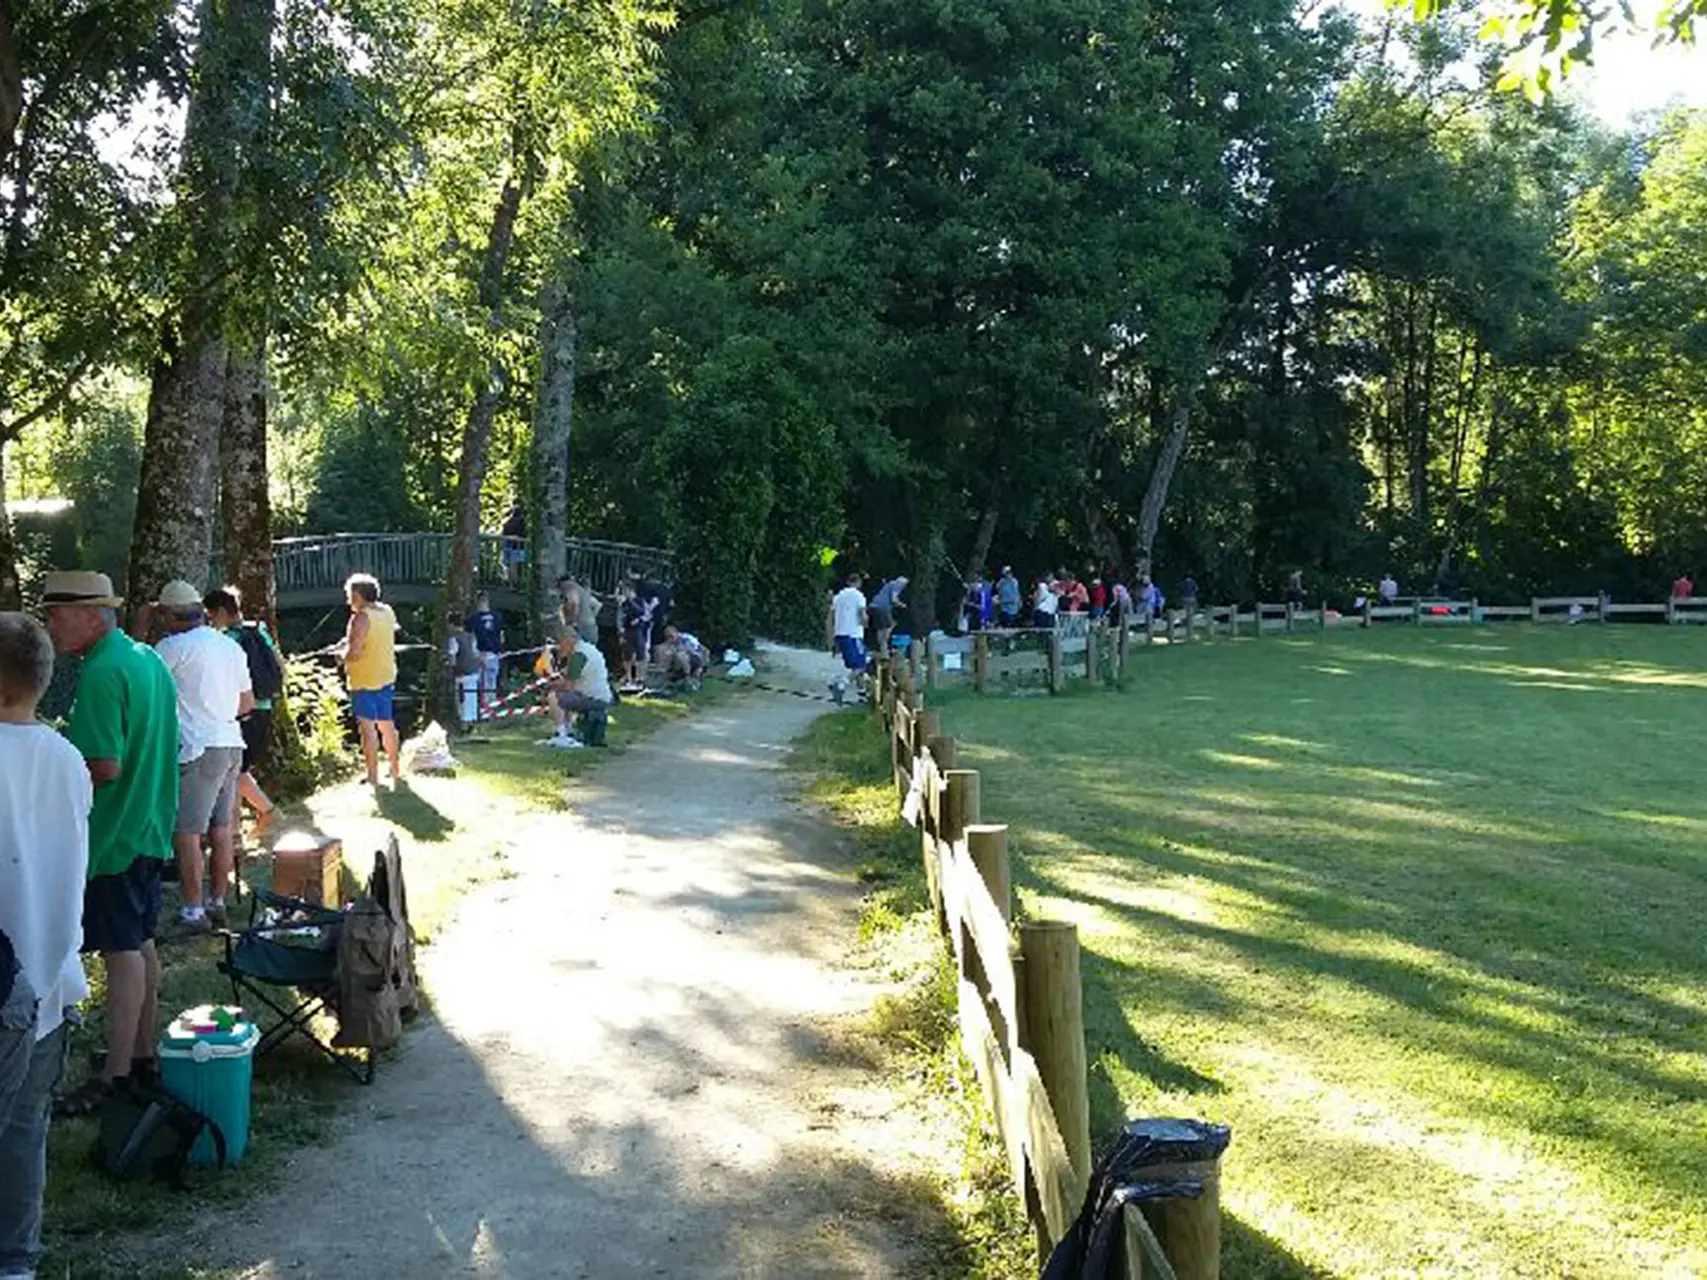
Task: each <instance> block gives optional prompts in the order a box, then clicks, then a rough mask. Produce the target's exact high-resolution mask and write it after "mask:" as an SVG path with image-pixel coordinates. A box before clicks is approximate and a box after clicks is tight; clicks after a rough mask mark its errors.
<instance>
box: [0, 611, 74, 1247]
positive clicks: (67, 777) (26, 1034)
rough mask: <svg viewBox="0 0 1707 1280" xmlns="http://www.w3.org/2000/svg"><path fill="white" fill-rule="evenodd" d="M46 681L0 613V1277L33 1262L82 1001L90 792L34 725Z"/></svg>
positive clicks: (14, 620) (21, 636) (38, 644)
mask: <svg viewBox="0 0 1707 1280" xmlns="http://www.w3.org/2000/svg"><path fill="white" fill-rule="evenodd" d="M52 678H53V641H52V640H50V639H49V638H48V634H47V632H46V631H45V630H43V629H42V626H41V624H40V623H38V622H36V621H35V620H34V619H33V618H28V617H25V616H24V615H23V614H21V613H0V1276H31V1275H34V1274H35V1267H36V1264H37V1263H38V1262H40V1261H41V1212H42V1193H43V1191H44V1189H45V1187H46V1185H47V1126H48V1116H49V1115H50V1114H51V1112H52V1109H53V1090H54V1087H55V1086H56V1085H58V1083H59V1076H60V1072H61V1070H62V1069H63V1068H64V1065H65V1052H66V1040H67V1039H68V1037H69V1036H70V1034H71V1025H70V1023H68V1022H67V1021H66V1012H67V1011H68V1010H70V1009H72V1008H73V1007H74V1006H76V1005H77V1004H78V1003H79V1002H80V1001H82V1000H85V999H87V998H88V995H89V984H88V982H87V981H86V980H85V978H84V976H83V962H82V960H81V959H79V958H78V955H77V948H78V946H79V944H80V943H81V942H82V939H83V920H82V916H83V882H84V879H85V878H86V876H87V873H88V864H89V807H90V805H91V804H92V803H93V801H94V788H93V786H92V784H91V783H90V780H89V770H88V768H87V767H86V766H85V765H84V763H83V757H82V756H80V755H78V754H77V748H76V747H74V746H72V745H71V744H70V743H69V742H67V741H66V740H65V739H64V738H62V737H60V736H59V735H58V734H57V733H55V732H54V731H53V730H52V729H50V728H48V727H47V726H46V725H45V724H42V723H41V722H40V721H38V720H37V719H36V715H35V712H36V704H37V702H39V701H40V699H41V696H42V692H43V691H44V690H45V689H46V688H47V685H48V681H49V680H51V679H52Z"/></svg>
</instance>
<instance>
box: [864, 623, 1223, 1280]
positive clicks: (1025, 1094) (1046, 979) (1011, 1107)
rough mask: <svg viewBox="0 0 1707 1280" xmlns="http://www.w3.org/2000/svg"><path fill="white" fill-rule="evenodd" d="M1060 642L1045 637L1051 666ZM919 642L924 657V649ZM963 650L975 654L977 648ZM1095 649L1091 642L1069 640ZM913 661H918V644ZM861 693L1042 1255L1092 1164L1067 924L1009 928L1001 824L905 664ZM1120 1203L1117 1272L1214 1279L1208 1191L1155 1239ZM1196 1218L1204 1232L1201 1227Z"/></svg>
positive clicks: (1063, 1226) (1074, 1204) (1065, 1226)
mask: <svg viewBox="0 0 1707 1280" xmlns="http://www.w3.org/2000/svg"><path fill="white" fill-rule="evenodd" d="M1086 638H1087V639H1091V638H1093V637H1089V636H1087V637H1086ZM1062 646H1063V640H1062V638H1061V637H1060V636H1056V637H1055V640H1054V644H1053V646H1052V649H1051V652H1052V654H1053V655H1055V657H1056V660H1057V661H1058V660H1059V655H1060V653H1061V649H1062ZM920 648H923V649H925V651H926V655H929V653H930V650H929V646H920ZM974 652H975V654H977V655H979V656H980V658H981V664H987V663H988V661H989V654H988V648H987V646H986V647H978V648H976V649H975V650H974ZM1096 652H1097V650H1096V646H1095V645H1094V644H1089V645H1087V646H1084V647H1081V649H1080V653H1081V654H1091V655H1094V654H1095V653H1096ZM913 656H921V655H919V653H918V649H915V650H914V653H913ZM937 656H940V655H937ZM930 660H931V661H932V662H933V663H934V661H935V657H932V658H931V659H930ZM1085 660H1086V662H1087V663H1089V662H1094V661H1095V658H1094V657H1092V658H1087V659H1085ZM931 669H934V666H933V667H932V668H931ZM871 702H872V707H873V710H874V713H875V714H876V715H878V716H880V717H881V718H882V719H883V721H884V723H885V724H886V726H887V728H888V737H889V747H890V763H891V766H892V768H893V774H894V780H895V791H896V798H897V800H898V801H899V803H900V805H901V813H902V817H903V818H904V819H905V820H906V821H907V822H909V823H910V824H912V825H913V826H914V827H916V828H917V829H918V831H919V838H920V851H921V856H922V858H923V860H924V871H925V881H926V884H927V885H928V886H929V890H930V899H931V905H932V908H933V910H934V911H935V913H936V917H937V923H938V925H939V927H940V928H941V930H942V932H943V934H944V936H945V937H946V938H947V940H948V942H949V944H950V946H951V947H952V948H953V952H954V961H955V968H956V973H957V1010H958V1024H959V1029H960V1042H961V1047H962V1049H964V1051H965V1053H966V1057H967V1059H968V1060H969V1061H970V1062H971V1063H972V1066H973V1069H974V1070H975V1071H976V1072H977V1075H978V1079H979V1082H980V1084H981V1085H982V1086H983V1090H984V1096H985V1098H986V1099H987V1100H988V1102H989V1104H990V1110H991V1113H992V1114H993V1115H994V1117H995V1122H996V1128H997V1130H998V1131H999V1132H1000V1134H1001V1137H1002V1142H1003V1145H1004V1146H1005V1147H1006V1150H1007V1155H1008V1164H1009V1172H1010V1174H1011V1176H1012V1178H1013V1182H1014V1187H1015V1189H1016V1190H1017V1191H1018V1192H1019V1194H1020V1196H1021V1197H1022V1198H1023V1199H1024V1200H1025V1203H1026V1208H1027V1212H1028V1214H1029V1215H1030V1217H1031V1220H1032V1223H1033V1226H1034V1227H1035V1229H1036V1232H1037V1239H1038V1246H1039V1249H1040V1251H1041V1252H1042V1253H1043V1254H1044V1256H1047V1254H1048V1251H1049V1250H1051V1249H1053V1248H1054V1246H1055V1245H1056V1244H1057V1243H1058V1242H1059V1241H1060V1240H1061V1239H1062V1238H1063V1237H1064V1236H1065V1235H1066V1234H1067V1232H1068V1231H1069V1230H1070V1229H1071V1227H1072V1224H1073V1221H1074V1219H1075V1218H1076V1217H1077V1216H1078V1213H1079V1209H1080V1206H1081V1205H1082V1203H1083V1201H1084V1198H1085V1191H1086V1189H1087V1187H1088V1186H1089V1182H1090V1173H1091V1139H1090V1091H1089V1076H1088V1071H1087V1064H1086V1053H1085V1034H1084V1010H1083V988H1082V983H1081V976H1080V970H1079V935H1078V928H1077V926H1076V925H1073V924H1071V923H1069V922H1066V921H1059V920H1027V921H1021V922H1018V923H1017V924H1016V923H1015V921H1014V918H1013V914H1014V913H1013V895H1012V890H1011V881H1010V877H1009V871H1008V844H1007V836H1008V829H1007V827H1005V826H1002V825H999V824H993V823H986V822H983V821H981V817H982V813H981V809H982V800H983V797H982V781H981V778H980V775H979V774H978V772H977V771H976V770H972V769H961V768H957V767H956V765H957V763H958V760H957V755H958V753H957V751H956V748H955V743H954V739H953V738H951V737H948V736H946V735H945V734H944V733H943V724H942V713H941V712H940V711H939V710H936V709H935V708H927V707H925V706H923V705H922V701H921V698H920V696H919V684H918V673H917V668H916V667H915V666H914V665H913V664H912V663H911V662H903V661H901V660H899V659H896V660H892V661H889V662H883V663H880V664H879V665H878V667H877V669H876V676H875V683H874V689H873V696H872V700H871ZM1123 1212H1124V1213H1125V1218H1126V1221H1125V1224H1124V1225H1125V1232H1126V1238H1127V1241H1128V1243H1127V1247H1126V1256H1127V1263H1126V1267H1127V1276H1128V1280H1179V1277H1185V1280H1213V1277H1215V1276H1216V1275H1218V1273H1219V1254H1220V1243H1219V1241H1220V1237H1219V1212H1220V1210H1219V1202H1218V1200H1214V1199H1212V1198H1211V1197H1208V1196H1206V1197H1204V1198H1203V1203H1200V1204H1194V1205H1193V1206H1191V1207H1190V1208H1188V1209H1187V1210H1185V1213H1186V1216H1187V1218H1189V1219H1190V1220H1191V1221H1192V1222H1193V1224H1194V1228H1195V1229H1191V1230H1184V1229H1182V1230H1179V1231H1177V1232H1176V1231H1173V1230H1169V1231H1167V1232H1166V1235H1167V1244H1166V1245H1165V1246H1164V1244H1163V1243H1162V1242H1161V1241H1159V1240H1158V1239H1157V1236H1156V1233H1155V1231H1154V1230H1153V1228H1152V1227H1151V1226H1150V1224H1149V1222H1148V1221H1147V1219H1146V1218H1145V1216H1144V1215H1143V1214H1142V1213H1141V1212H1140V1211H1139V1210H1138V1209H1137V1208H1136V1207H1135V1206H1128V1207H1127V1208H1126V1209H1125V1210H1124V1211H1123ZM1208 1214H1213V1215H1214V1216H1215V1224H1216V1225H1215V1227H1214V1229H1209V1228H1208V1227H1206V1226H1205V1225H1203V1219H1204V1218H1205V1216H1206V1215H1208ZM1211 1255H1212V1256H1211Z"/></svg>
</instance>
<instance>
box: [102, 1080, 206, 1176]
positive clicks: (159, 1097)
mask: <svg viewBox="0 0 1707 1280" xmlns="http://www.w3.org/2000/svg"><path fill="white" fill-rule="evenodd" d="M98 1119H99V1121H100V1136H99V1138H98V1139H97V1140H96V1143H95V1160H96V1162H97V1163H98V1164H99V1165H100V1167H101V1169H102V1170H103V1171H104V1172H105V1173H106V1174H107V1175H108V1176H109V1177H113V1178H118V1179H119V1180H120V1181H127V1182H128V1181H131V1180H133V1179H137V1178H145V1177H154V1178H159V1179H160V1180H162V1181H163V1182H169V1183H172V1184H173V1185H174V1186H182V1185H183V1184H184V1168H185V1165H186V1164H187V1163H188V1161H189V1158H190V1148H191V1147H193V1146H195V1144H196V1140H197V1139H199V1138H200V1137H201V1136H202V1134H203V1133H206V1134H208V1135H209V1136H210V1137H211V1138H212V1139H213V1147H214V1151H215V1152H216V1153H217V1155H218V1157H219V1167H220V1168H222V1169H223V1168H224V1167H225V1135H224V1134H223V1133H221V1132H220V1129H219V1126H218V1125H217V1124H215V1123H214V1122H213V1121H212V1120H210V1119H209V1118H208V1117H207V1116H204V1115H203V1114H202V1113H201V1112H199V1111H197V1110H196V1109H195V1108H194V1107H192V1106H190V1105H189V1104H188V1103H186V1102H184V1101H182V1100H181V1099H179V1098H178V1097H176V1096H174V1095H173V1094H170V1093H167V1092H166V1091H165V1090H164V1089H161V1088H159V1087H158V1086H155V1085H150V1084H143V1083H141V1082H140V1081H137V1080H131V1081H130V1082H129V1083H127V1084H124V1085H121V1086H119V1087H118V1088H115V1089H114V1090H113V1091H112V1092H111V1093H110V1094H108V1095H107V1097H106V1098H105V1099H104V1100H103V1101H102V1103H101V1109H100V1113H99V1117H98Z"/></svg>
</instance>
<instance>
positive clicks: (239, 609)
mask: <svg viewBox="0 0 1707 1280" xmlns="http://www.w3.org/2000/svg"><path fill="white" fill-rule="evenodd" d="M202 606H203V608H205V609H206V610H207V620H208V625H209V626H211V627H213V628H214V629H215V630H217V631H223V632H224V633H225V634H226V635H228V636H230V637H231V638H232V639H233V640H235V641H236V642H237V645H238V647H239V648H241V649H242V650H243V656H244V657H245V658H246V659H247V660H248V663H249V678H250V681H251V683H252V685H253V688H254V695H255V709H254V710H253V711H251V712H250V713H249V714H248V715H246V716H244V717H243V718H242V719H241V720H239V721H238V726H239V728H241V729H242V731H243V771H242V773H241V774H239V775H238V778H237V793H238V795H239V796H241V797H242V799H243V801H244V802H245V803H246V804H248V806H249V807H250V808H251V809H253V810H254V811H255V830H254V833H253V834H254V837H255V839H257V840H260V839H262V838H264V837H265V836H266V834H267V832H268V831H269V830H271V828H272V825H273V821H274V819H275V818H276V817H277V815H276V814H275V813H274V810H273V802H272V801H271V800H269V799H268V798H267V793H266V792H265V791H263V790H261V784H260V783H259V782H257V781H256V780H255V770H256V769H258V768H260V767H261V765H262V764H264V763H265V762H266V759H267V748H268V747H270V746H271V745H272V742H273V695H272V694H271V693H269V692H268V690H269V689H277V690H282V689H283V687H284V655H282V654H281V653H280V652H279V646H278V642H277V641H276V640H274V639H273V636H272V632H270V631H268V630H267V624H266V623H265V622H263V621H261V620H259V619H256V620H255V621H254V622H245V621H244V620H243V596H242V594H241V593H240V592H239V591H238V590H237V588H236V587H215V588H214V589H213V590H211V591H209V592H208V593H207V595H206V597H204V598H203V600H202ZM233 820H234V821H235V815H233Z"/></svg>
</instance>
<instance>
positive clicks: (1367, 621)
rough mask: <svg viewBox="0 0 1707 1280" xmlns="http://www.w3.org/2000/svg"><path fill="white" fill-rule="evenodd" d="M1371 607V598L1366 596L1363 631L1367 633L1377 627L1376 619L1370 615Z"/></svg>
mask: <svg viewBox="0 0 1707 1280" xmlns="http://www.w3.org/2000/svg"><path fill="white" fill-rule="evenodd" d="M1371 607H1372V606H1371V605H1370V603H1369V597H1368V596H1364V597H1363V629H1364V630H1365V631H1367V630H1369V628H1370V627H1372V626H1373V625H1375V619H1374V618H1373V617H1372V616H1371V615H1370V612H1369V610H1370V609H1371Z"/></svg>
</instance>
